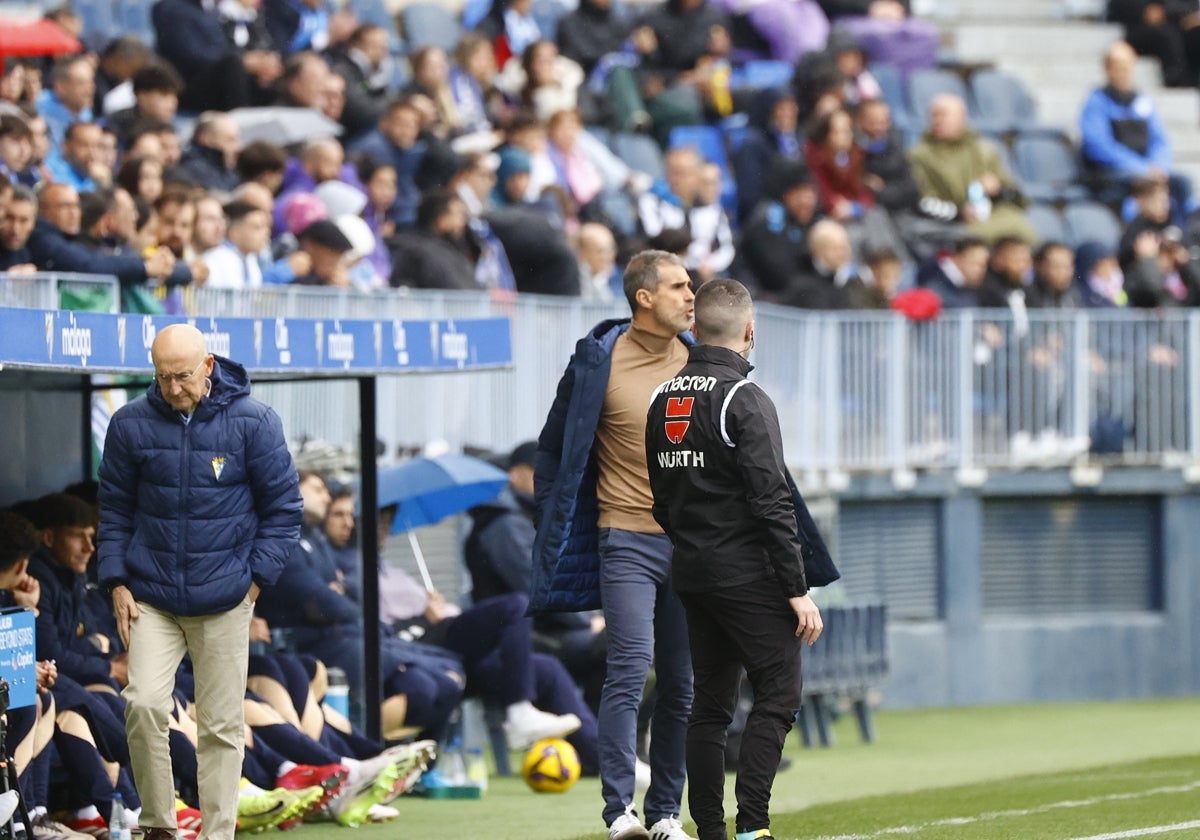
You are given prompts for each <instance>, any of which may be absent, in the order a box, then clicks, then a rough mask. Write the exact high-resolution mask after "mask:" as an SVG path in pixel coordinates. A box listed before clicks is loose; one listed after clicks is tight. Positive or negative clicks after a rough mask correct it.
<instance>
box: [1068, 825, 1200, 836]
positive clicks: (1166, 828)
mask: <svg viewBox="0 0 1200 840" xmlns="http://www.w3.org/2000/svg"><path fill="white" fill-rule="evenodd" d="M1186 828H1200V820H1192V821H1191V822H1184V823H1175V824H1174V825H1155V826H1151V827H1150V828H1131V829H1129V831H1114V832H1112V833H1111V834H1093V835H1092V836H1091V837H1076V838H1075V840H1122V838H1124V837H1145V836H1146V835H1147V834H1169V833H1170V832H1172V831H1183V830H1184V829H1186Z"/></svg>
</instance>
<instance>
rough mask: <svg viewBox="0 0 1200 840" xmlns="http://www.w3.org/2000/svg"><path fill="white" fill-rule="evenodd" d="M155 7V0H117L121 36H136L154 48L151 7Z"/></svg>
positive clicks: (118, 25)
mask: <svg viewBox="0 0 1200 840" xmlns="http://www.w3.org/2000/svg"><path fill="white" fill-rule="evenodd" d="M153 5H154V0H117V7H116V24H117V27H118V28H119V30H120V32H121V34H123V35H136V36H137V37H138V38H140V39H141V40H142V42H143V43H145V44H147V45H148V46H150V47H153V46H154V42H155V37H154V23H153V22H152V21H151V20H150V7H151V6H153ZM76 8H78V6H76Z"/></svg>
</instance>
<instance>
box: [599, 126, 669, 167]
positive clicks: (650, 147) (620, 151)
mask: <svg viewBox="0 0 1200 840" xmlns="http://www.w3.org/2000/svg"><path fill="white" fill-rule="evenodd" d="M611 148H612V150H613V153H614V154H615V155H616V156H617V157H619V158H620V159H621V160H623V161H625V164H626V166H628V167H630V168H631V169H636V170H637V171H638V172H645V173H646V174H647V175H649V176H650V177H652V178H661V177H662V176H663V158H662V150H661V149H660V148H659V147H658V144H657V143H655V142H654V141H653V140H651V139H650V138H649V137H647V136H646V135H644V134H630V133H625V132H622V133H617V134H614V135H613V137H612V143H611Z"/></svg>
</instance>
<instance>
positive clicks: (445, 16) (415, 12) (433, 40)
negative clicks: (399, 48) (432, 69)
mask: <svg viewBox="0 0 1200 840" xmlns="http://www.w3.org/2000/svg"><path fill="white" fill-rule="evenodd" d="M402 16H403V17H402V19H403V21H404V35H405V39H406V40H407V41H408V44H409V46H410V47H412V48H413V49H418V48H420V47H426V46H435V47H441V48H442V49H443V50H445V51H446V52H447V53H452V52H454V47H455V45H457V44H458V41H459V39H460V38H462V34H463V33H462V27H461V26H460V25H459V23H458V21H457V20H455V19H454V16H453V15H451V14H450V12H448V11H447V10H446V9H445V8H443V7H442V6H437V5H434V4H433V3H414V4H413V5H411V6H407V7H406V8H405V9H404V11H403V12H402Z"/></svg>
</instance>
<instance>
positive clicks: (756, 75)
mask: <svg viewBox="0 0 1200 840" xmlns="http://www.w3.org/2000/svg"><path fill="white" fill-rule="evenodd" d="M795 72H796V70H795V68H794V67H793V66H792V65H790V64H788V63H787V62H786V61H769V60H767V59H759V60H756V61H747V62H746V63H745V64H743V65H742V66H741V67H735V68H734V70H733V72H732V73H731V74H730V77H729V86H730V87H731V88H733V89H734V90H766V89H768V88H777V87H784V86H785V85H790V84H791V83H792V75H793V74H794V73H795Z"/></svg>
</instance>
